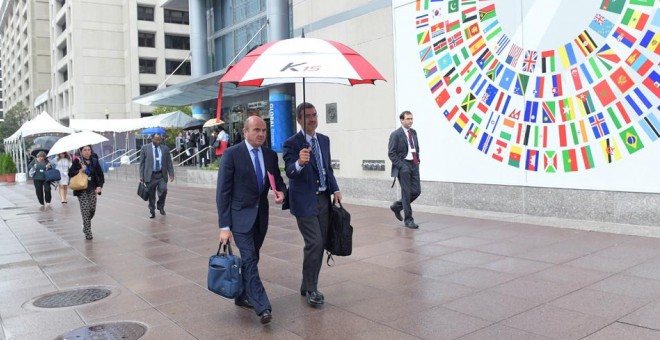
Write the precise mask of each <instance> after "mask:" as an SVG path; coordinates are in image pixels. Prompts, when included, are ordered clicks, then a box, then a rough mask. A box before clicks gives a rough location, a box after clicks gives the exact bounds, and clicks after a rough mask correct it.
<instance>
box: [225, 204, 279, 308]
mask: <svg viewBox="0 0 660 340" xmlns="http://www.w3.org/2000/svg"><path fill="white" fill-rule="evenodd" d="M264 213H265V214H267V213H268V211H266V212H264ZM267 230H268V226H262V225H259V216H258V215H257V219H256V220H255V222H254V225H253V226H252V229H250V231H249V232H247V233H239V232H232V236H233V237H234V242H236V246H237V247H238V250H239V251H240V252H241V261H242V262H241V272H242V273H243V293H241V295H240V296H239V297H238V298H237V299H238V300H245V299H247V300H248V301H249V302H250V303H251V304H252V305H253V306H254V311H255V312H256V313H257V315H260V314H261V313H263V312H264V311H265V310H267V309H268V310H272V307H271V305H270V301H269V300H268V296H267V295H266V289H265V288H264V285H263V283H262V282H261V278H260V277H259V267H258V265H259V250H261V246H262V245H263V244H264V239H265V238H266V231H267Z"/></svg>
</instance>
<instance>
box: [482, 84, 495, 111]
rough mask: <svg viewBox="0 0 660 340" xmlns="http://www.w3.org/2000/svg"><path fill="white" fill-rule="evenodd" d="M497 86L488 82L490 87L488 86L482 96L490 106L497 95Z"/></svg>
mask: <svg viewBox="0 0 660 340" xmlns="http://www.w3.org/2000/svg"><path fill="white" fill-rule="evenodd" d="M497 92H498V91H497V87H495V86H493V85H490V84H488V87H487V88H486V92H485V93H484V95H483V96H482V97H481V101H483V102H484V103H485V104H486V105H487V106H490V105H491V104H492V103H493V100H494V99H495V97H496V96H497Z"/></svg>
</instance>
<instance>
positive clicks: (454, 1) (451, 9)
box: [447, 0, 458, 13]
mask: <svg viewBox="0 0 660 340" xmlns="http://www.w3.org/2000/svg"><path fill="white" fill-rule="evenodd" d="M447 2H448V3H447V12H448V13H456V12H458V0H448V1H447Z"/></svg>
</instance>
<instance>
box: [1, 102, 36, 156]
mask: <svg viewBox="0 0 660 340" xmlns="http://www.w3.org/2000/svg"><path fill="white" fill-rule="evenodd" d="M29 117H30V110H29V109H28V108H27V107H25V105H23V103H21V102H19V103H18V104H16V105H15V106H14V107H12V108H11V109H9V110H7V112H5V120H4V121H3V122H0V151H2V152H4V151H5V144H4V143H3V142H2V141H4V139H5V138H7V137H9V136H11V135H13V134H14V132H16V131H17V130H18V129H20V127H21V126H22V125H23V123H25V122H26V121H27V120H28V118H29Z"/></svg>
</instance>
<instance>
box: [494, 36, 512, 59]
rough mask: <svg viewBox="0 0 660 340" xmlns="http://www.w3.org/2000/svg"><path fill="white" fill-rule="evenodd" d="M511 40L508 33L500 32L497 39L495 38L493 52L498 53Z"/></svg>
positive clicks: (500, 52)
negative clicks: (500, 34)
mask: <svg viewBox="0 0 660 340" xmlns="http://www.w3.org/2000/svg"><path fill="white" fill-rule="evenodd" d="M510 42H511V38H509V36H508V35H506V34H502V36H501V37H500V39H499V40H497V44H496V45H495V47H494V48H493V49H494V50H495V54H497V55H500V54H502V52H503V51H504V49H505V48H506V47H507V46H508V45H509V43H510Z"/></svg>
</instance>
